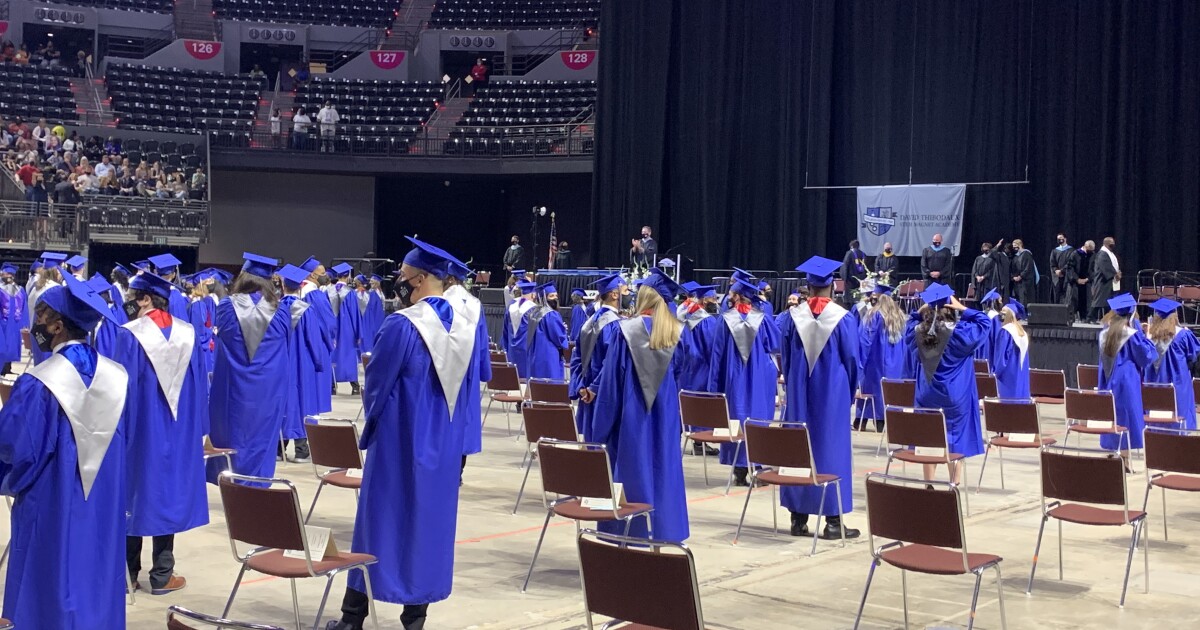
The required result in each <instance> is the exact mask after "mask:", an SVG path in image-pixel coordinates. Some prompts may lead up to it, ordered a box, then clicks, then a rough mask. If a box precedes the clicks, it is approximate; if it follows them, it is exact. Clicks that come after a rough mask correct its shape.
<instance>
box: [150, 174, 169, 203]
mask: <svg viewBox="0 0 1200 630" xmlns="http://www.w3.org/2000/svg"><path fill="white" fill-rule="evenodd" d="M152 196H153V197H155V198H157V199H170V198H171V187H170V185H168V184H167V178H166V176H165V175H160V176H158V177H157V178H155V180H154V195H152Z"/></svg>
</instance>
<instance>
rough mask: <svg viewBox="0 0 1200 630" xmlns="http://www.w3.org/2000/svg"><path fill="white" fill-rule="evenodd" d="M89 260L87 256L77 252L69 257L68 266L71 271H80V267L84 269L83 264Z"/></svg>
mask: <svg viewBox="0 0 1200 630" xmlns="http://www.w3.org/2000/svg"><path fill="white" fill-rule="evenodd" d="M87 261H88V259H87V258H86V257H84V256H80V255H79V254H76V255H74V256H72V257H70V258H68V259H67V268H68V269H70V270H71V271H79V270H80V269H83V266H84V265H86V264H87Z"/></svg>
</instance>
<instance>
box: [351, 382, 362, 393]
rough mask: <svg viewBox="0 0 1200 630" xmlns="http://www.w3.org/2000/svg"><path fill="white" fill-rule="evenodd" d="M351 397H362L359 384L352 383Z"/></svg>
mask: <svg viewBox="0 0 1200 630" xmlns="http://www.w3.org/2000/svg"><path fill="white" fill-rule="evenodd" d="M350 395H351V396H361V395H362V389H361V388H360V387H359V386H358V383H357V382H354V383H350Z"/></svg>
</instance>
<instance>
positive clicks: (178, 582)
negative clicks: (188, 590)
mask: <svg viewBox="0 0 1200 630" xmlns="http://www.w3.org/2000/svg"><path fill="white" fill-rule="evenodd" d="M185 586H187V579H186V578H184V577H183V576H182V575H172V576H171V579H169V580H167V583H166V584H163V585H162V586H159V587H155V586H153V585H151V587H150V594H151V595H166V594H168V593H174V592H175V591H178V590H180V589H182V588H183V587H185Z"/></svg>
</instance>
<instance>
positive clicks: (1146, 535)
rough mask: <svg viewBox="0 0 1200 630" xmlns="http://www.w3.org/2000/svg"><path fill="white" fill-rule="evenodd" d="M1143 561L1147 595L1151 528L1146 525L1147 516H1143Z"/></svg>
mask: <svg viewBox="0 0 1200 630" xmlns="http://www.w3.org/2000/svg"><path fill="white" fill-rule="evenodd" d="M1142 561H1143V562H1144V563H1145V564H1146V590H1145V593H1146V594H1147V595H1149V594H1150V530H1149V528H1148V527H1147V525H1146V518H1145V517H1142Z"/></svg>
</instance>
